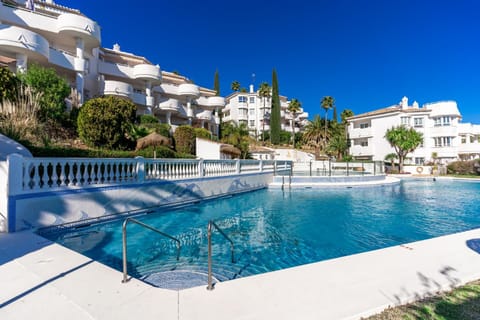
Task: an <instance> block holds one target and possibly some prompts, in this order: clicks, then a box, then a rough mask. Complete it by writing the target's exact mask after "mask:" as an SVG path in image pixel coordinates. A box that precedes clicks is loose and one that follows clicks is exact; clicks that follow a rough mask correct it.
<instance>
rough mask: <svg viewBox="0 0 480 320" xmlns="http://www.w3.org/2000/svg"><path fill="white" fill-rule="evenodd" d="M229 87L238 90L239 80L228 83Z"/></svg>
mask: <svg viewBox="0 0 480 320" xmlns="http://www.w3.org/2000/svg"><path fill="white" fill-rule="evenodd" d="M230 88H231V89H232V91H239V90H240V82H238V81H237V80H235V81H233V82H232V84H231V85H230Z"/></svg>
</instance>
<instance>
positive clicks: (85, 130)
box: [77, 96, 136, 149]
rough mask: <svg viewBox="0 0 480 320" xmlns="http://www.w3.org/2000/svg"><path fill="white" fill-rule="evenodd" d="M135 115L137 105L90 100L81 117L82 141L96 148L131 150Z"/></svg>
mask: <svg viewBox="0 0 480 320" xmlns="http://www.w3.org/2000/svg"><path fill="white" fill-rule="evenodd" d="M135 113H136V106H135V104H133V103H132V102H130V101H129V100H126V99H122V98H118V97H115V96H107V97H101V98H94V99H90V100H88V101H87V102H86V103H85V104H84V105H83V106H82V107H81V108H80V113H79V114H78V119H77V124H78V134H79V136H80V139H82V141H83V142H85V143H86V144H87V145H89V146H92V147H101V148H108V149H128V148H131V147H132V146H133V144H134V141H133V140H134V139H133V138H132V129H133V125H134V123H135Z"/></svg>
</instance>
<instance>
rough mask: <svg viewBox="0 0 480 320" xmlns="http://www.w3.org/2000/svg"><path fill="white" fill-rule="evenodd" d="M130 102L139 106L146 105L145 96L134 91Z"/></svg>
mask: <svg viewBox="0 0 480 320" xmlns="http://www.w3.org/2000/svg"><path fill="white" fill-rule="evenodd" d="M131 97H132V102H133V103H135V104H138V105H141V106H146V105H147V99H146V98H147V96H146V95H145V94H143V93H139V92H134V93H133V94H132V95H131Z"/></svg>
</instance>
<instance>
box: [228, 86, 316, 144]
mask: <svg viewBox="0 0 480 320" xmlns="http://www.w3.org/2000/svg"><path fill="white" fill-rule="evenodd" d="M225 100H226V105H225V108H223V110H222V112H223V121H224V122H228V121H233V122H235V123H236V124H241V123H244V124H246V125H247V127H248V130H249V132H250V135H251V136H252V137H256V138H258V137H260V135H261V133H262V131H264V130H265V131H267V132H268V131H270V113H271V111H272V98H266V99H264V98H262V97H260V95H259V91H258V90H257V91H255V90H254V86H253V84H251V85H250V90H249V91H248V92H234V93H232V94H230V95H229V96H227V97H226V98H225ZM289 103H290V101H288V100H287V97H285V96H280V119H281V120H280V121H281V129H282V130H285V131H288V132H293V128H294V127H293V125H294V126H295V132H299V131H302V130H303V128H304V127H305V125H307V123H308V120H307V118H308V113H307V112H304V111H303V109H302V108H301V109H300V112H298V113H296V114H295V121H293V114H292V113H290V112H289V111H288V110H287V108H288V105H289Z"/></svg>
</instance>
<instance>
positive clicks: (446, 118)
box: [442, 117, 450, 126]
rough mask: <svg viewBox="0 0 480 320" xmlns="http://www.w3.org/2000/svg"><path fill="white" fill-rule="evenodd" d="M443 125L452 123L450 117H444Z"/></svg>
mask: <svg viewBox="0 0 480 320" xmlns="http://www.w3.org/2000/svg"><path fill="white" fill-rule="evenodd" d="M442 119H443V125H444V126H449V125H450V117H443V118H442Z"/></svg>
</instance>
